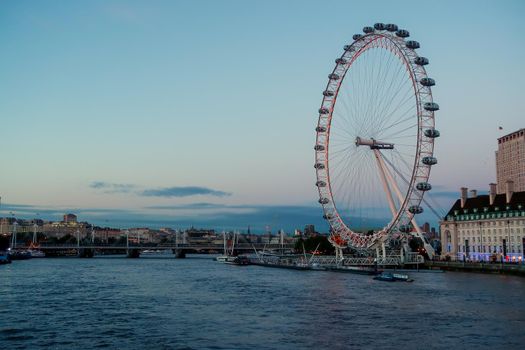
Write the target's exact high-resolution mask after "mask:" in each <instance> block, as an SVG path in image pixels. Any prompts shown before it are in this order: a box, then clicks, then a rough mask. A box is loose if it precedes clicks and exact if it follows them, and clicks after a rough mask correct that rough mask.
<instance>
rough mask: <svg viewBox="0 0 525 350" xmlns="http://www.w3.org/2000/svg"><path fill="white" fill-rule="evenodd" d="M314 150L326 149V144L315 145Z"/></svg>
mask: <svg viewBox="0 0 525 350" xmlns="http://www.w3.org/2000/svg"><path fill="white" fill-rule="evenodd" d="M314 150H316V151H324V146H323V145H315V147H314Z"/></svg>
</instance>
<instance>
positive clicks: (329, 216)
mask: <svg viewBox="0 0 525 350" xmlns="http://www.w3.org/2000/svg"><path fill="white" fill-rule="evenodd" d="M332 218H333V216H332V215H331V214H325V215H323V219H325V220H331V219H332Z"/></svg>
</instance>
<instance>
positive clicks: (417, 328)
mask: <svg viewBox="0 0 525 350" xmlns="http://www.w3.org/2000/svg"><path fill="white" fill-rule="evenodd" d="M411 277H413V278H414V279H415V282H413V283H404V282H395V283H388V282H379V281H374V280H372V279H371V277H369V276H362V275H353V274H345V273H337V272H323V271H295V270H282V269H272V268H264V267H259V266H231V265H224V264H220V263H217V262H215V261H213V260H212V259H211V257H210V256H206V255H204V256H189V258H186V259H174V258H172V257H167V256H166V257H160V256H159V257H141V258H140V259H126V258H122V257H113V258H108V257H105V258H104V257H95V258H93V259H77V258H57V259H33V260H28V261H15V262H13V263H12V264H10V265H5V266H0V348H1V349H10V350H11V349H95V348H110V349H305V348H307V349H313V348H315V349H327V348H330V349H389V348H405V349H422V348H430V349H432V348H435V349H455V348H465V349H470V348H478V349H488V348H490V349H500V348H506V349H509V348H512V349H516V348H523V344H525V279H524V278H519V277H511V276H500V275H480V274H467V273H453V272H447V273H412V274H411Z"/></svg>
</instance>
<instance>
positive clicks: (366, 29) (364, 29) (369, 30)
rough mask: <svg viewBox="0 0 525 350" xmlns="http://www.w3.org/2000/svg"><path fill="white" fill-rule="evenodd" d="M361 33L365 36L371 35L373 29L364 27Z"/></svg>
mask: <svg viewBox="0 0 525 350" xmlns="http://www.w3.org/2000/svg"><path fill="white" fill-rule="evenodd" d="M363 32H364V33H365V34H370V33H373V32H374V28H372V27H364V28H363Z"/></svg>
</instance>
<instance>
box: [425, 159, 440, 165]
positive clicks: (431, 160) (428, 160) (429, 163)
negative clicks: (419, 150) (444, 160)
mask: <svg viewBox="0 0 525 350" xmlns="http://www.w3.org/2000/svg"><path fill="white" fill-rule="evenodd" d="M421 162H422V163H423V164H425V165H436V164H437V162H438V160H437V159H436V158H434V157H423V159H422V160H421Z"/></svg>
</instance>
